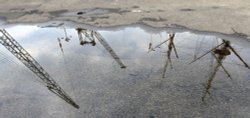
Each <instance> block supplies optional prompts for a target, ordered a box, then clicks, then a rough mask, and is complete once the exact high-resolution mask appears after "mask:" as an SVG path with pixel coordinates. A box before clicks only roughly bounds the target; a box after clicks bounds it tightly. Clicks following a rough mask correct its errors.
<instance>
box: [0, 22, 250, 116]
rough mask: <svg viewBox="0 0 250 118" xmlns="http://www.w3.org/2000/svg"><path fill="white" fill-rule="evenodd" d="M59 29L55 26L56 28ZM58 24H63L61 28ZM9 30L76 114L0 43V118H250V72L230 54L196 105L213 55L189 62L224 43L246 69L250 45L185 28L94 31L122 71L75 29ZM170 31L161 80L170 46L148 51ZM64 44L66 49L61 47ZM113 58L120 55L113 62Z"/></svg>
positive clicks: (33, 27) (103, 50)
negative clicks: (83, 42) (171, 42)
mask: <svg viewBox="0 0 250 118" xmlns="http://www.w3.org/2000/svg"><path fill="white" fill-rule="evenodd" d="M55 25H56V24H55ZM61 25H62V24H61ZM61 25H59V26H60V27H47V28H46V27H43V28H40V27H37V26H36V25H12V26H5V29H6V30H7V31H8V32H9V33H10V34H11V36H12V37H14V38H15V39H16V40H17V41H18V42H19V43H20V44H21V45H22V46H23V47H24V48H25V49H26V50H27V51H28V52H29V53H30V54H31V55H32V56H33V57H34V58H35V59H36V60H37V61H38V62H39V63H40V65H41V66H43V67H44V69H45V70H46V71H47V72H48V73H49V74H50V75H51V76H52V77H53V78H54V79H55V80H56V81H57V82H58V84H60V85H61V87H62V88H63V89H64V90H65V91H66V92H67V93H68V94H69V95H70V96H71V97H72V98H73V99H74V100H75V101H76V102H77V103H78V104H79V106H80V109H79V110H77V109H74V108H73V107H71V106H70V105H69V104H67V103H65V102H64V101H63V100H61V99H60V98H58V97H57V96H56V95H54V94H53V93H51V92H50V91H48V90H47V88H46V87H45V86H44V85H43V84H42V83H41V81H40V80H39V78H38V77H37V76H36V75H35V74H33V73H32V72H31V71H30V70H29V69H28V68H26V67H25V66H24V65H23V64H22V63H21V62H20V61H19V60H18V59H16V58H15V57H14V56H13V55H12V54H11V53H10V52H9V51H8V50H7V49H5V48H4V46H2V45H1V46H0V63H1V66H0V70H1V71H0V76H1V79H0V117H11V118H12V117H38V118H39V117H41V118H44V117H55V118H57V117H61V118H68V117H77V118H82V117H86V118H89V117H94V118H99V117H111V118H119V117H125V118H131V117H136V118H137V117H139V118H140V117H142V118H145V117H149V118H153V117H155V118H165V117H225V118H228V117H249V115H250V114H249V110H250V92H249V90H250V87H249V84H250V78H249V76H250V74H249V72H250V70H249V69H247V68H245V67H244V66H243V63H242V62H241V61H240V60H239V59H238V58H237V57H236V56H235V55H234V54H233V53H232V54H231V55H229V56H228V57H226V59H225V60H224V61H223V65H224V66H225V68H226V69H227V70H228V72H229V73H230V75H231V76H232V78H233V79H232V80H230V79H228V78H227V75H226V74H225V72H224V71H223V70H222V69H221V68H220V69H219V71H218V72H217V74H216V76H215V79H214V81H213V84H212V88H211V90H210V91H211V95H210V96H207V99H206V104H204V103H203V102H202V101H201V97H202V96H203V91H204V86H203V84H204V83H205V82H206V81H207V79H208V78H209V76H210V75H211V72H212V71H213V67H214V66H215V64H216V60H215V59H214V57H213V56H212V55H211V54H208V55H206V56H205V57H203V58H201V59H200V60H198V61H196V62H195V63H193V64H190V65H189V64H188V63H189V62H191V61H192V60H193V59H194V58H195V56H197V57H198V56H200V55H202V54H204V53H205V52H207V51H208V50H210V49H211V48H213V47H215V46H216V45H218V44H220V43H221V42H222V38H227V40H229V41H231V44H232V47H234V48H235V50H236V51H237V52H238V53H239V54H240V56H241V57H242V58H243V59H244V61H245V62H246V63H248V64H250V55H249V52H250V43H249V42H248V41H246V40H244V39H240V38H235V37H229V36H223V35H221V36H212V35H207V34H194V33H192V32H189V31H182V32H176V31H171V30H167V31H164V30H162V31H154V32H150V31H148V30H147V29H144V28H141V27H126V28H120V29H116V30H110V29H109V30H105V29H101V30H95V31H97V32H98V33H100V34H101V36H102V37H103V38H104V39H105V42H107V43H108V45H109V46H110V47H111V48H112V49H113V51H114V53H116V55H117V56H118V57H119V58H120V61H121V62H122V63H123V64H124V65H125V66H126V67H127V68H126V69H121V68H120V67H121V65H119V63H117V61H116V60H117V59H114V58H112V56H111V55H110V52H109V51H108V50H106V48H105V47H104V46H103V45H102V43H101V42H100V41H99V40H96V39H95V43H96V45H95V46H92V45H91V43H89V44H86V45H83V46H82V45H80V42H79V38H78V35H77V32H76V30H75V28H76V27H75V28H72V27H67V26H65V28H66V32H67V37H68V39H70V40H69V41H68V42H67V41H65V32H64V29H63V27H62V26H61ZM169 33H175V37H174V44H175V47H176V51H177V53H178V56H179V58H178V59H177V58H176V56H175V53H174V50H173V51H172V53H171V56H170V57H171V60H172V65H173V69H171V68H170V65H169V66H168V67H167V70H166V72H165V78H162V75H163V71H164V65H165V62H166V59H167V51H168V43H163V44H162V45H161V46H159V47H157V48H155V49H154V51H151V52H148V51H149V45H150V44H151V45H152V46H151V47H154V46H156V45H157V44H160V43H161V42H163V41H165V40H166V39H168V38H169ZM58 38H59V39H60V41H61V45H62V49H63V52H62V50H61V48H60V46H59V42H58ZM115 58H117V57H115Z"/></svg>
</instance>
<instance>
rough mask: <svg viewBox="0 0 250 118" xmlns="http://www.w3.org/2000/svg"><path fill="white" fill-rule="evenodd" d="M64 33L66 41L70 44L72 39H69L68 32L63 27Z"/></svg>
mask: <svg viewBox="0 0 250 118" xmlns="http://www.w3.org/2000/svg"><path fill="white" fill-rule="evenodd" d="M63 31H64V34H65V41H67V42H69V41H70V38H69V36H68V33H67V30H66V28H65V27H64V26H63Z"/></svg>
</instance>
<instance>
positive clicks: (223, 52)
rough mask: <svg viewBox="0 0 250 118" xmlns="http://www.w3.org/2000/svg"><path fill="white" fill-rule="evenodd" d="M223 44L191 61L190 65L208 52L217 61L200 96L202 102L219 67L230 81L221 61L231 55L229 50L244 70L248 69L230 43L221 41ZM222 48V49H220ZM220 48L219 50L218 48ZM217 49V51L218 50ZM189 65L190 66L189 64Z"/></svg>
mask: <svg viewBox="0 0 250 118" xmlns="http://www.w3.org/2000/svg"><path fill="white" fill-rule="evenodd" d="M222 41H223V43H221V44H219V45H217V46H216V47H214V48H212V49H211V50H209V51H208V52H206V53H205V54H203V55H202V56H200V57H198V58H196V59H195V60H193V61H192V62H191V63H193V62H195V61H197V60H199V59H201V58H202V57H204V56H205V55H207V54H209V53H210V52H211V53H212V55H213V56H214V58H215V60H216V61H217V64H216V66H215V67H214V70H213V72H212V74H211V76H210V77H209V79H208V81H207V83H206V85H205V92H204V95H203V96H202V101H204V100H205V97H206V95H207V94H210V92H209V89H210V88H211V86H212V81H213V79H214V77H215V74H216V73H217V71H218V70H219V67H221V68H222V69H223V71H224V72H225V73H226V74H227V76H228V77H229V78H230V79H232V77H231V75H230V74H229V72H228V71H227V70H226V68H225V67H224V66H223V65H222V63H223V60H225V59H226V57H227V56H228V55H230V54H231V52H230V50H231V51H232V52H233V53H234V54H235V55H236V56H237V57H238V58H239V59H240V60H241V61H242V62H243V64H244V65H245V67H246V68H248V69H250V68H249V66H248V64H247V63H246V62H245V61H244V60H243V59H242V58H241V56H240V55H239V54H238V53H237V52H236V51H235V49H234V48H233V47H232V46H231V44H230V41H227V40H222ZM221 46H222V47H221ZM219 47H221V48H219ZM218 48H219V49H218ZM191 63H190V64H191Z"/></svg>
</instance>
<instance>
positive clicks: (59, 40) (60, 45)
mask: <svg viewBox="0 0 250 118" xmlns="http://www.w3.org/2000/svg"><path fill="white" fill-rule="evenodd" d="M57 40H58V43H59V47H60V49H61V51H62V53H63V47H62V42H61V39H60V38H57Z"/></svg>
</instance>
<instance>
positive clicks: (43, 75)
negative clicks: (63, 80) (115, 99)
mask: <svg viewBox="0 0 250 118" xmlns="http://www.w3.org/2000/svg"><path fill="white" fill-rule="evenodd" d="M0 32H1V37H0V43H1V44H2V45H3V46H5V47H6V48H7V49H8V50H9V51H10V52H11V53H12V54H13V55H15V56H16V57H17V58H18V59H19V60H20V61H21V62H22V63H23V64H24V65H25V66H26V67H28V68H29V69H30V70H31V71H32V72H34V73H35V74H36V75H37V76H38V77H39V78H40V79H41V80H42V81H43V82H44V84H45V86H46V87H47V88H48V89H49V90H50V91H51V92H53V93H55V94H56V95H57V96H59V97H60V98H62V99H63V100H65V101H66V102H68V103H69V104H71V105H72V106H73V107H75V108H77V109H79V106H78V105H77V104H76V103H75V102H74V101H73V100H72V99H71V98H70V96H69V95H68V94H67V93H66V92H64V90H63V89H62V88H61V87H60V86H59V85H58V84H57V83H56V82H55V81H54V79H53V78H52V77H51V76H50V75H49V74H48V73H47V72H46V71H45V70H44V69H43V68H42V66H40V64H39V63H38V62H37V61H36V60H35V59H34V58H33V57H32V56H31V55H30V54H29V53H28V52H27V51H26V50H25V49H24V48H23V47H22V46H21V45H20V44H19V43H18V42H16V40H15V39H14V38H12V37H11V36H10V35H9V34H8V33H7V32H6V31H5V30H4V29H3V30H0Z"/></svg>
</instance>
